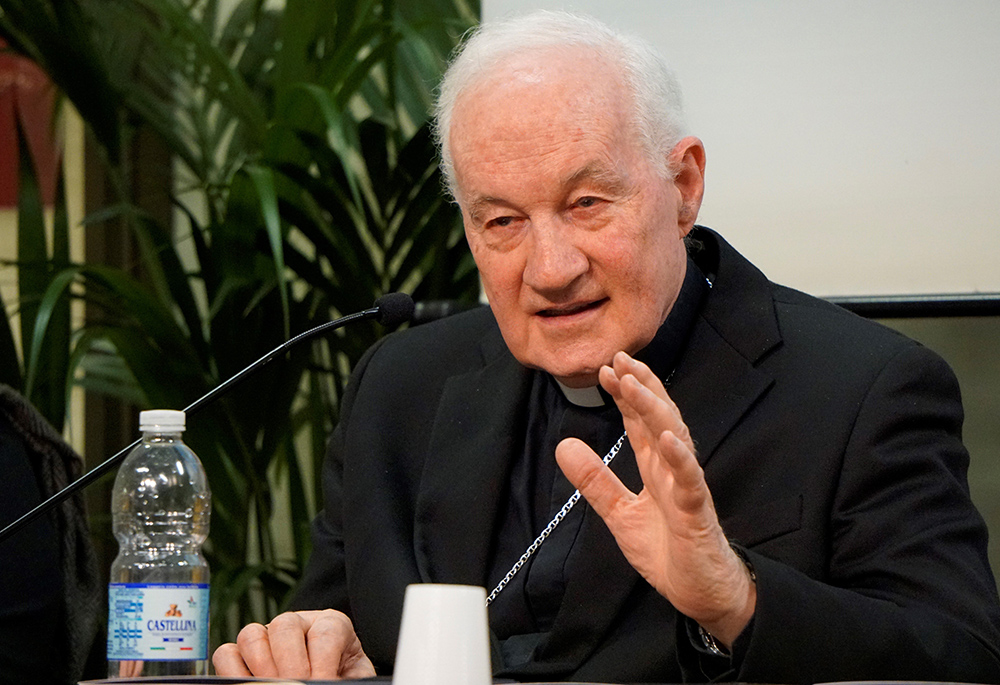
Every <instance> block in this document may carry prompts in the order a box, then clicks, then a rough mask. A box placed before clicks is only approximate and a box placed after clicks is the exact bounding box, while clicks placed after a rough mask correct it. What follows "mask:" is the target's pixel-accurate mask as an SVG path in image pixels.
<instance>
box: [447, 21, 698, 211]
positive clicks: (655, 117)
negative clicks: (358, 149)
mask: <svg viewBox="0 0 1000 685" xmlns="http://www.w3.org/2000/svg"><path fill="white" fill-rule="evenodd" d="M578 46H583V47H590V48H593V49H595V50H596V51H597V52H598V54H599V55H601V56H602V57H603V58H605V59H608V60H609V61H611V62H612V63H617V64H618V65H619V66H620V67H621V70H622V79H623V83H624V85H625V86H626V88H627V89H628V91H629V92H630V94H631V96H632V110H633V113H634V114H633V116H634V124H635V129H636V133H637V135H638V137H639V141H638V142H639V144H640V145H641V147H642V149H643V151H644V152H645V153H646V156H647V157H648V159H649V161H650V163H651V164H652V165H653V168H654V169H656V171H657V172H658V173H659V174H661V175H662V176H664V177H673V176H674V174H675V170H674V169H671V168H669V166H668V163H667V157H668V155H669V154H670V151H671V150H673V148H674V146H675V145H676V144H677V143H678V141H680V139H681V138H682V137H683V136H684V134H685V125H684V111H683V107H682V105H681V92H680V86H679V85H678V83H677V79H676V77H675V76H674V74H673V72H672V71H671V70H670V69H669V68H668V67H667V65H666V63H665V62H664V60H663V58H662V56H661V55H660V54H659V53H658V52H657V51H656V49H655V48H653V47H652V46H651V45H650V44H648V43H647V42H646V41H644V40H642V39H640V38H637V37H635V36H630V35H625V34H621V33H618V32H616V31H614V30H613V29H612V28H610V27H609V26H606V25H605V24H602V23H601V22H599V21H597V20H596V19H593V18H591V17H586V16H581V15H577V14H571V13H568V12H553V11H548V10H538V11H535V12H531V13H529V14H525V15H521V16H518V17H515V18H512V19H506V20H503V21H497V22H490V23H485V24H481V25H480V26H478V27H477V28H475V29H474V30H472V31H471V32H470V33H469V35H468V36H467V38H466V39H465V41H464V42H463V44H462V46H461V47H460V48H459V51H458V53H457V55H456V56H455V57H454V59H453V60H452V62H451V64H450V65H449V67H448V70H447V71H446V72H445V75H444V78H443V79H442V81H441V86H440V88H439V94H438V100H437V106H436V109H435V127H434V133H435V136H436V138H437V143H438V147H439V149H440V151H441V166H442V171H443V172H444V178H445V182H446V183H447V185H448V190H449V191H450V192H451V194H452V195H453V196H454V197H456V198H457V197H458V195H457V192H456V191H457V187H456V182H455V167H454V163H453V160H452V157H451V148H450V142H449V140H448V136H449V132H450V130H451V118H452V110H453V109H454V107H455V102H456V100H457V99H458V97H459V95H461V94H462V92H464V91H465V90H466V89H467V88H469V87H470V86H473V85H475V84H476V83H478V82H479V80H480V79H483V78H484V77H486V76H489V75H491V74H492V73H493V70H494V69H497V68H498V67H500V66H502V64H503V62H504V60H506V59H507V58H509V57H512V56H520V55H523V54H524V53H525V51H527V50H545V49H550V48H556V47H578Z"/></svg>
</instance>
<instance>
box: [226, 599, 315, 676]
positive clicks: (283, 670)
mask: <svg viewBox="0 0 1000 685" xmlns="http://www.w3.org/2000/svg"><path fill="white" fill-rule="evenodd" d="M304 613H308V612H291V611H288V612H285V613H283V614H279V615H278V616H275V617H274V618H273V619H271V622H270V623H268V624H267V640H268V642H269V643H270V646H271V653H270V656H271V658H272V659H273V661H274V664H275V666H276V667H277V672H276V673H274V674H273V675H278V676H281V677H283V678H309V677H311V675H312V670H313V664H312V663H311V661H310V659H309V650H308V649H307V648H306V639H307V638H306V633H307V632H308V630H309V628H310V626H311V625H312V621H310V620H308V619H307V618H306V617H304V616H303V615H302V614H304ZM248 627H249V626H248ZM243 630H246V628H244V629H243ZM240 634H241V635H242V633H240ZM237 644H239V645H240V649H241V650H242V649H243V645H242V643H240V642H239V640H237ZM244 658H246V657H244ZM247 664H248V665H250V670H252V671H253V672H254V675H265V674H263V673H260V672H258V671H257V670H256V669H255V668H254V667H253V665H252V664H250V662H249V661H247ZM266 675H271V674H266Z"/></svg>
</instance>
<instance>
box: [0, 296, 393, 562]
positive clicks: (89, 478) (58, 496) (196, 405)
mask: <svg viewBox="0 0 1000 685" xmlns="http://www.w3.org/2000/svg"><path fill="white" fill-rule="evenodd" d="M404 298H405V299H407V300H409V296H407V295H402V294H401V293H390V294H389V295H385V296H383V297H381V298H379V299H378V300H377V301H376V302H375V306H374V307H370V308H368V309H365V310H363V311H360V312H355V313H354V314H348V315H347V316H344V317H341V318H339V319H336V320H334V321H327V322H326V323H324V324H320V325H319V326H316V327H314V328H310V329H309V330H308V331H305V332H304V333H299V334H298V335H296V336H295V337H294V338H292V339H290V340H286V341H285V342H284V343H282V344H281V345H278V346H277V347H276V348H274V349H273V350H271V351H270V352H268V353H267V354H265V355H264V356H263V357H261V358H260V359H258V360H257V361H255V362H254V363H253V364H251V365H250V366H248V367H246V368H245V369H243V370H242V371H240V372H239V373H237V374H236V375H234V376H232V377H231V378H229V379H227V380H225V381H223V382H222V383H220V384H219V385H217V386H215V387H214V388H212V389H211V390H209V391H208V392H207V393H205V394H204V395H203V396H202V397H199V398H198V399H196V400H195V401H194V402H192V403H191V404H189V405H188V406H187V407H185V408H184V412H185V414H192V413H194V412H196V411H197V410H198V409H200V408H201V407H202V406H204V405H205V404H207V403H209V402H211V401H212V400H214V399H216V398H217V397H219V396H220V395H222V394H223V393H225V392H227V391H228V390H230V389H232V388H233V387H234V386H235V385H237V384H238V383H239V382H240V381H242V380H243V379H245V378H246V377H247V376H248V375H250V374H252V373H253V372H255V371H256V370H257V369H260V368H261V367H263V366H265V365H267V364H268V363H269V362H270V361H271V360H273V359H274V358H275V357H277V356H278V355H280V354H281V353H283V352H285V351H286V350H287V349H288V348H290V347H292V346H294V345H297V344H299V343H300V342H305V341H306V340H311V339H312V338H315V337H317V336H319V335H321V334H323V333H326V332H327V331H331V330H335V329H337V328H341V327H342V326H346V325H347V324H349V323H353V322H354V321H357V320H359V319H377V320H379V321H381V322H382V323H383V324H390V325H391V324H397V325H398V323H401V321H396V319H397V318H400V317H402V316H405V318H406V319H408V318H409V315H406V313H405V309H406V306H407V305H406V304H405V303H404V304H402V307H403V310H404V311H403V312H399V311H397V310H399V308H400V302H401V300H403V299H404ZM383 302H384V304H386V305H388V307H386V309H387V310H390V311H389V312H388V316H386V315H385V314H384V313H383V310H382V307H381V306H380V304H382V303H383ZM408 306H409V314H410V315H412V313H413V301H412V300H409V305H408ZM141 442H142V439H141V438H140V439H138V440H136V441H135V442H133V443H132V444H131V445H128V446H127V447H125V448H124V449H122V450H121V451H120V452H118V453H117V454H115V455H114V456H113V457H111V458H109V459H107V460H106V461H104V463H102V464H100V465H99V466H96V467H94V468H92V469H91V470H90V471H87V473H85V474H83V475H82V476H80V477H79V478H77V479H76V480H75V481H73V482H72V483H70V484H69V485H67V486H66V487H65V488H63V489H62V490H60V491H59V492H57V493H55V494H54V495H52V496H51V497H49V498H48V499H46V500H45V501H43V502H42V503H40V504H39V505H38V506H36V507H35V508H33V509H32V510H31V511H29V512H28V513H26V514H24V515H23V516H21V517H20V518H19V519H17V520H15V521H13V522H12V523H10V524H9V525H7V526H6V527H5V528H4V529H3V530H0V542H2V541H3V540H6V539H7V538H8V537H10V536H11V535H13V534H14V533H16V532H17V531H19V530H21V529H22V528H24V527H25V526H26V525H28V524H29V523H31V522H32V521H34V520H35V519H36V518H38V517H39V516H41V515H42V514H43V513H45V512H46V511H48V510H49V509H51V508H53V507H55V506H56V505H57V504H59V503H60V502H62V501H63V500H65V499H66V498H68V497H69V496H70V495H72V494H74V493H75V492H77V491H78V490H82V489H83V488H85V487H87V486H88V485H90V484H91V483H93V482H94V481H95V480H97V479H98V478H100V477H101V476H103V475H104V474H105V473H108V472H109V471H111V470H112V469H113V468H115V467H116V466H118V465H119V464H120V463H121V462H122V461H124V459H125V456H126V455H127V454H128V453H129V452H131V451H132V450H133V449H135V447H137V446H138V445H139V444H140V443H141Z"/></svg>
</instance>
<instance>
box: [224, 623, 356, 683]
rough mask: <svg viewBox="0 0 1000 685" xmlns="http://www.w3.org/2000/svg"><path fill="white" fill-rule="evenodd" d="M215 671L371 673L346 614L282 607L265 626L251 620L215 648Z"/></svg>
mask: <svg viewBox="0 0 1000 685" xmlns="http://www.w3.org/2000/svg"><path fill="white" fill-rule="evenodd" d="M212 663H213V664H214V665H215V670H216V673H217V674H219V675H226V676H250V675H253V676H261V677H272V678H273V677H282V678H296V679H308V678H318V679H321V680H338V679H340V678H367V677H370V676H374V675H375V669H374V667H373V666H372V663H371V661H370V660H369V659H368V657H367V656H365V653H364V651H363V650H362V648H361V642H360V640H358V636H357V634H356V633H355V632H354V626H353V624H352V623H351V620H350V619H349V618H348V617H347V616H345V615H344V614H342V613H340V612H339V611H334V610H332V609H325V610H323V611H299V612H286V613H284V614H280V615H279V616H276V617H275V618H274V619H273V620H272V621H271V622H270V623H269V624H267V626H262V625H261V624H259V623H251V624H250V625H248V626H246V627H245V628H243V630H241V631H240V633H239V635H238V636H237V638H236V644H225V645H222V646H221V647H219V648H218V649H217V650H215V654H213V655H212Z"/></svg>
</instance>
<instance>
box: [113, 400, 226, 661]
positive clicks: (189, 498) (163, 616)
mask: <svg viewBox="0 0 1000 685" xmlns="http://www.w3.org/2000/svg"><path fill="white" fill-rule="evenodd" d="M139 429H140V430H141V431H142V444H141V445H139V446H138V447H136V448H135V449H134V450H132V452H131V453H130V454H129V455H128V456H127V457H126V458H125V461H124V462H123V463H122V465H121V468H119V470H118V476H117V477H116V478H115V487H114V492H113V494H112V496H111V514H112V527H113V529H114V533H115V537H116V538H117V539H118V547H119V549H118V556H117V557H116V558H115V560H114V563H112V564H111V582H110V584H109V585H108V607H109V610H108V675H109V676H111V677H127V676H160V675H205V674H207V673H208V562H206V561H205V557H204V555H202V552H201V545H202V544H203V543H204V542H205V538H206V537H207V536H208V520H209V516H210V513H211V493H210V492H209V489H208V479H207V478H206V477H205V469H204V468H202V465H201V462H200V461H198V457H197V456H195V453H194V452H192V451H191V450H190V448H188V446H187V445H185V444H184V442H183V441H182V440H181V434H182V433H183V432H184V412H182V411H174V410H156V411H144V412H142V413H140V414H139Z"/></svg>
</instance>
